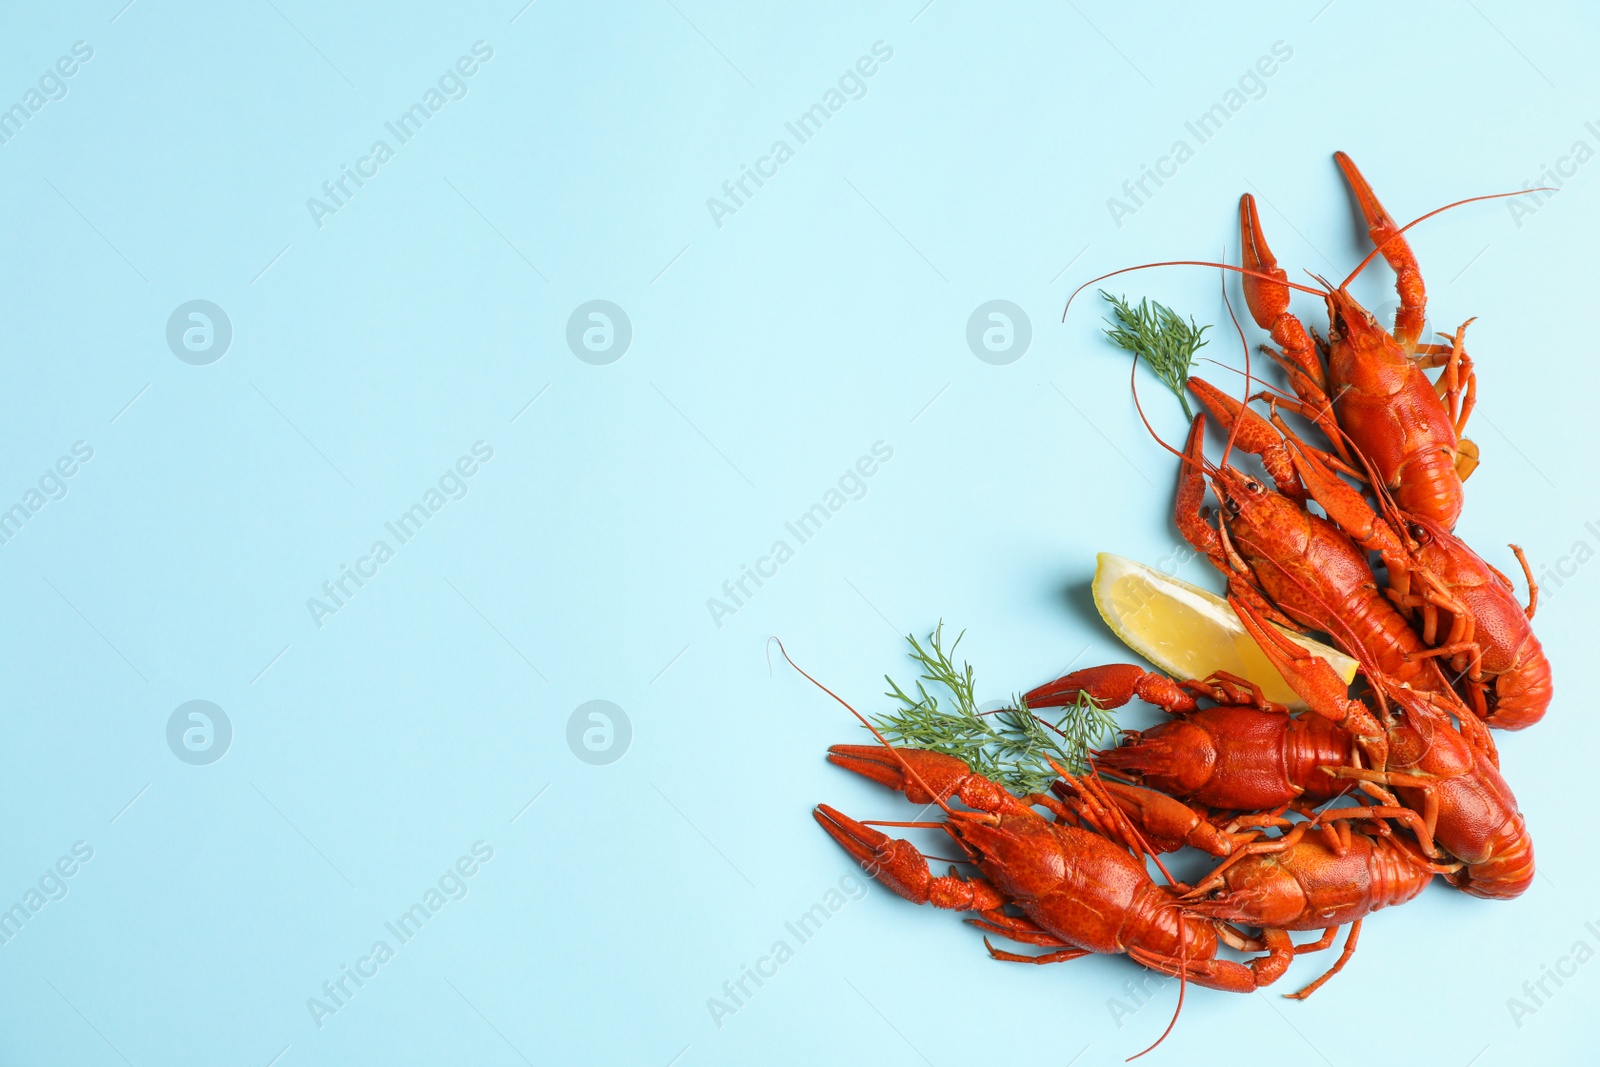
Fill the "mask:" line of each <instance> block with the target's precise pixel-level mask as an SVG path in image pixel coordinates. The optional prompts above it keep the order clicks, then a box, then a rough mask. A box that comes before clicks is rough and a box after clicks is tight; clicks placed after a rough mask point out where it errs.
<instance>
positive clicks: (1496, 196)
mask: <svg viewBox="0 0 1600 1067" xmlns="http://www.w3.org/2000/svg"><path fill="white" fill-rule="evenodd" d="M1553 192H1555V190H1554V189H1552V188H1550V187H1549V186H1548V185H1541V186H1539V187H1538V188H1537V189H1518V190H1516V191H1515V192H1510V193H1485V194H1484V195H1483V196H1469V197H1467V198H1466V199H1465V200H1456V201H1454V202H1452V203H1449V204H1446V205H1445V206H1444V207H1436V208H1434V209H1433V210H1432V211H1430V212H1428V213H1427V214H1426V215H1418V216H1417V217H1416V218H1414V219H1412V220H1411V221H1410V222H1408V223H1406V224H1405V225H1404V226H1402V227H1400V228H1399V229H1398V230H1396V231H1394V233H1391V234H1390V235H1389V236H1388V237H1385V238H1384V239H1383V244H1381V245H1378V246H1377V247H1376V248H1374V249H1373V250H1372V251H1371V252H1368V253H1367V258H1366V259H1363V260H1362V261H1361V262H1360V263H1358V264H1356V269H1355V270H1353V271H1351V272H1350V276H1349V277H1348V278H1346V279H1345V280H1344V281H1343V282H1340V283H1339V288H1341V289H1343V288H1344V287H1345V286H1347V285H1349V284H1350V283H1351V282H1353V281H1355V280H1356V275H1358V274H1360V273H1361V272H1362V271H1364V270H1366V269H1367V264H1368V263H1371V262H1372V258H1373V257H1374V256H1376V255H1377V254H1378V253H1380V252H1382V251H1383V249H1384V247H1385V246H1386V245H1388V244H1389V242H1390V241H1393V240H1395V239H1396V238H1398V237H1399V236H1400V235H1401V234H1403V233H1405V232H1406V231H1407V230H1409V229H1411V227H1413V226H1415V225H1416V224H1417V223H1419V222H1423V221H1425V220H1427V219H1431V218H1433V217H1434V216H1435V215H1439V214H1442V213H1444V212H1446V211H1449V210H1450V209H1451V208H1453V207H1460V206H1462V205H1463V204H1476V203H1477V202H1478V201H1480V200H1501V199H1504V198H1505V197H1508V196H1525V195H1527V194H1528V193H1553Z"/></svg>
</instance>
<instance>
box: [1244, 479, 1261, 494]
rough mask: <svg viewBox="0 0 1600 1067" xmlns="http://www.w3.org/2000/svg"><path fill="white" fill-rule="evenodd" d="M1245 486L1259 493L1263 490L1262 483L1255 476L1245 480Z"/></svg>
mask: <svg viewBox="0 0 1600 1067" xmlns="http://www.w3.org/2000/svg"><path fill="white" fill-rule="evenodd" d="M1244 487H1245V488H1246V489H1248V490H1250V491H1251V492H1252V493H1259V492H1261V491H1262V490H1261V483H1260V482H1258V481H1256V480H1255V479H1254V478H1252V479H1251V480H1250V481H1248V482H1245V483H1244Z"/></svg>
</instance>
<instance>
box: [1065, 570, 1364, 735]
mask: <svg viewBox="0 0 1600 1067" xmlns="http://www.w3.org/2000/svg"><path fill="white" fill-rule="evenodd" d="M1093 589H1094V606H1095V607H1096V608H1098V609H1100V617H1101V618H1102V619H1105V621H1106V625H1107V626H1109V627H1111V632H1112V633H1114V634H1116V635H1117V636H1118V637H1120V638H1121V639H1122V641H1123V643H1124V644H1126V645H1127V646H1128V647H1129V648H1131V649H1133V650H1134V651H1135V652H1137V653H1139V655H1141V656H1143V657H1144V658H1145V659H1147V660H1149V661H1150V662H1151V663H1153V664H1155V665H1156V666H1157V667H1159V668H1161V669H1162V670H1163V671H1166V672H1167V673H1168V674H1170V675H1172V676H1173V677H1174V678H1177V679H1180V680H1183V679H1189V678H1204V677H1206V676H1207V675H1208V674H1211V673H1212V672H1213V671H1228V672H1229V673H1231V674H1236V675H1238V676H1239V677H1241V678H1248V679H1249V680H1250V681H1252V682H1254V683H1255V684H1256V685H1259V686H1260V687H1261V690H1262V692H1263V693H1265V694H1266V696H1267V699H1268V700H1275V701H1277V702H1278V703H1280V704H1287V705H1289V707H1291V708H1304V707H1305V706H1306V705H1305V701H1303V700H1301V699H1300V698H1299V697H1298V696H1296V695H1295V692H1294V690H1292V689H1290V688H1289V683H1287V682H1285V681H1284V680H1283V676H1282V675H1281V674H1279V673H1278V670H1277V668H1276V667H1274V666H1273V665H1272V662H1271V661H1270V660H1268V659H1267V657H1266V654H1265V653H1263V652H1262V651H1261V649H1260V647H1259V646H1258V645H1257V644H1256V643H1255V639H1254V638H1252V637H1251V636H1250V633H1249V631H1247V630H1246V629H1245V628H1244V624H1243V623H1241V622H1240V621H1239V616H1238V615H1236V614H1234V610H1233V609H1232V608H1231V607H1229V606H1228V602H1227V601H1226V600H1224V599H1223V598H1222V597H1219V596H1217V595H1216V594H1215V593H1211V592H1208V591H1206V590H1204V589H1201V588H1200V587H1198V586H1193V585H1190V584H1189V583H1188V582H1184V581H1180V580H1178V579H1177V578H1174V577H1172V576H1171V575H1169V574H1164V573H1163V572H1161V571H1158V570H1156V569H1155V568H1153V567H1147V566H1145V565H1144V564H1143V563H1138V562H1135V561H1134V560H1131V559H1126V558H1124V557H1122V556H1115V555H1112V554H1111V553H1110V552H1102V553H1100V554H1099V556H1097V557H1096V560H1095V569H1094V586H1093ZM1285 633H1288V632H1287V631H1285ZM1288 636H1289V638H1290V640H1292V641H1294V642H1295V643H1296V644H1298V645H1300V646H1302V647H1303V648H1305V649H1307V650H1309V651H1310V652H1312V653H1314V654H1315V655H1318V656H1321V657H1322V658H1323V659H1325V660H1327V661H1328V662H1329V663H1330V664H1331V665H1332V666H1333V668H1334V670H1336V671H1338V672H1339V675H1340V677H1342V678H1343V679H1344V680H1345V682H1346V683H1347V684H1348V683H1349V682H1350V681H1351V680H1352V679H1353V678H1355V675H1356V661H1355V660H1353V659H1351V658H1350V657H1349V656H1347V655H1345V654H1344V653H1343V652H1340V651H1339V650H1338V649H1335V648H1330V647H1328V646H1327V645H1325V644H1323V643H1322V642H1320V641H1313V640H1311V639H1310V638H1309V637H1302V636H1300V635H1299V634H1295V633H1289V634H1288Z"/></svg>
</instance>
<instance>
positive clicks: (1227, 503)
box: [1222, 496, 1239, 515]
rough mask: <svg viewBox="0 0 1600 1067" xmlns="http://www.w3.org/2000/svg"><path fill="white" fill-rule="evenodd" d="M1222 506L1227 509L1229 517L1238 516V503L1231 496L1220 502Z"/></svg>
mask: <svg viewBox="0 0 1600 1067" xmlns="http://www.w3.org/2000/svg"><path fill="white" fill-rule="evenodd" d="M1222 506H1223V507H1225V508H1227V509H1228V514H1230V515H1237V514H1239V502H1238V501H1237V500H1235V499H1233V497H1231V496H1230V497H1227V498H1226V499H1224V500H1223V501H1222Z"/></svg>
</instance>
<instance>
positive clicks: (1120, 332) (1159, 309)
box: [1100, 289, 1211, 421]
mask: <svg viewBox="0 0 1600 1067" xmlns="http://www.w3.org/2000/svg"><path fill="white" fill-rule="evenodd" d="M1100 295H1101V296H1103V297H1105V298H1106V301H1107V302H1108V303H1110V305H1111V310H1112V317H1108V318H1107V319H1106V321H1107V322H1108V323H1110V324H1111V326H1112V329H1109V330H1107V331H1106V336H1107V337H1108V338H1110V339H1111V343H1112V344H1114V345H1116V346H1117V347H1118V348H1122V349H1126V350H1127V351H1129V352H1132V353H1133V354H1134V355H1135V356H1136V357H1137V358H1139V359H1142V360H1144V365H1145V366H1147V367H1149V368H1150V369H1151V370H1152V371H1154V372H1155V375H1156V377H1157V378H1160V379H1161V380H1162V381H1163V382H1165V383H1166V386H1167V388H1168V389H1171V390H1172V392H1173V395H1174V396H1176V397H1177V398H1178V402H1179V403H1180V404H1182V405H1183V413H1184V415H1185V416H1186V417H1188V418H1189V419H1190V421H1193V419H1194V411H1193V410H1191V409H1190V407H1189V397H1188V395H1187V394H1185V392H1184V386H1185V385H1186V384H1188V381H1189V371H1190V370H1191V369H1192V368H1193V367H1194V355H1195V353H1196V352H1198V351H1199V350H1200V349H1201V348H1202V347H1203V346H1204V345H1205V344H1206V340H1205V338H1204V337H1203V336H1201V335H1202V334H1204V333H1205V332H1206V331H1207V330H1209V329H1211V327H1210V326H1197V325H1195V321H1194V319H1192V318H1191V319H1189V321H1187V322H1185V321H1184V320H1183V316H1181V315H1179V314H1178V313H1177V312H1176V311H1173V310H1172V309H1171V308H1169V307H1167V306H1166V305H1164V304H1155V303H1152V302H1151V301H1149V300H1140V301H1139V306H1138V307H1132V306H1130V305H1129V304H1128V302H1127V300H1126V299H1124V298H1123V297H1120V296H1112V295H1111V294H1110V293H1108V292H1106V291H1105V290H1104V289H1102V290H1100Z"/></svg>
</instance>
